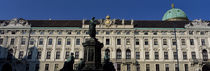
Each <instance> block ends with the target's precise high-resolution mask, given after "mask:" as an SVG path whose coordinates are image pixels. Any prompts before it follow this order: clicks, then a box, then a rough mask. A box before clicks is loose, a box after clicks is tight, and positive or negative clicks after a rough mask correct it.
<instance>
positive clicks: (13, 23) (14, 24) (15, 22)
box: [0, 18, 31, 28]
mask: <svg viewBox="0 0 210 71" xmlns="http://www.w3.org/2000/svg"><path fill="white" fill-rule="evenodd" d="M10 27H11V28H30V27H31V25H30V24H29V23H28V21H26V20H25V19H22V18H14V19H12V20H7V21H4V22H3V23H0V28H10Z"/></svg>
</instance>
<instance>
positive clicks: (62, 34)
mask: <svg viewBox="0 0 210 71" xmlns="http://www.w3.org/2000/svg"><path fill="white" fill-rule="evenodd" d="M97 22H98V23H97V26H96V30H97V33H96V34H97V35H96V38H97V39H98V40H99V41H100V42H102V43H103V44H104V47H103V48H102V57H101V58H102V62H103V58H104V55H105V52H108V53H109V56H110V59H111V61H112V62H113V63H114V66H115V69H116V70H117V71H177V70H178V68H179V69H180V71H201V70H203V71H204V70H208V68H209V67H210V65H209V64H210V23H209V21H202V20H193V21H190V20H188V18H187V16H186V14H185V13H184V12H183V11H182V10H181V9H178V8H172V9H170V10H168V11H167V12H166V13H165V15H164V16H163V20H162V21H152V20H148V21H143V20H124V19H122V20H120V19H110V16H107V17H106V18H105V19H98V20H97ZM88 27H89V20H24V19H21V18H15V19H12V20H1V21H0V46H1V48H0V70H3V69H4V68H9V69H12V70H16V71H58V70H60V69H61V68H62V67H63V64H64V61H66V60H67V58H68V57H69V56H70V53H74V56H75V67H76V65H77V63H78V61H79V59H80V58H83V51H84V50H83V46H82V43H83V42H84V41H85V40H86V39H87V38H90V37H89V35H88ZM177 54H178V55H177ZM177 61H178V62H177Z"/></svg>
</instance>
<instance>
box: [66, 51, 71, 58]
mask: <svg viewBox="0 0 210 71" xmlns="http://www.w3.org/2000/svg"><path fill="white" fill-rule="evenodd" d="M69 56H70V52H69V51H66V56H65V59H68V58H69Z"/></svg>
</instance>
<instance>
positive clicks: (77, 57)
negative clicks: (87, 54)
mask: <svg viewBox="0 0 210 71" xmlns="http://www.w3.org/2000/svg"><path fill="white" fill-rule="evenodd" d="M75 59H79V52H78V51H76V52H75Z"/></svg>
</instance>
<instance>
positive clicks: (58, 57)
mask: <svg viewBox="0 0 210 71" xmlns="http://www.w3.org/2000/svg"><path fill="white" fill-rule="evenodd" d="M56 59H60V51H57V52H56Z"/></svg>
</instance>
